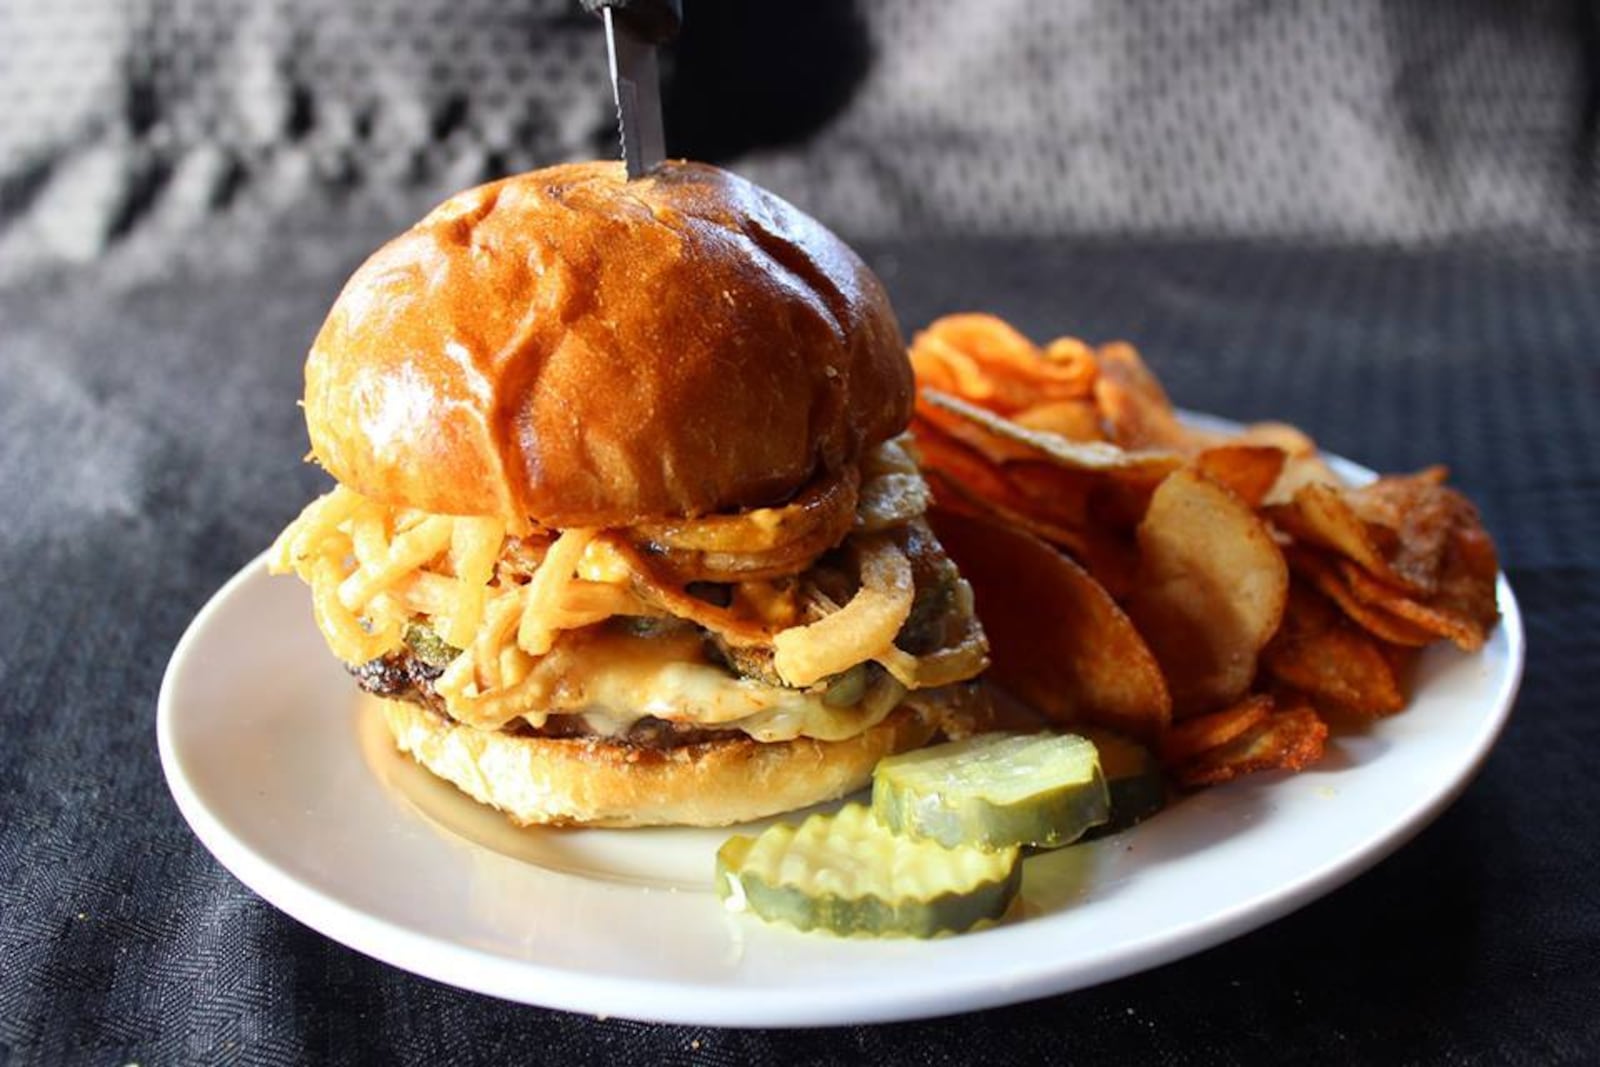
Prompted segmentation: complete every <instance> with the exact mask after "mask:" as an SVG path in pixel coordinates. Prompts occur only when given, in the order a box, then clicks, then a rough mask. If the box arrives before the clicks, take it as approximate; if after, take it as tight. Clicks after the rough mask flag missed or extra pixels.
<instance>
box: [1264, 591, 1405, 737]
mask: <svg viewBox="0 0 1600 1067" xmlns="http://www.w3.org/2000/svg"><path fill="white" fill-rule="evenodd" d="M1384 647H1385V646H1384V644H1383V643H1382V642H1380V641H1378V640H1377V639H1375V638H1373V637H1372V636H1370V635H1369V634H1368V633H1366V632H1365V631H1364V630H1361V629H1360V628H1359V627H1356V626H1355V625H1353V624H1352V623H1350V622H1349V621H1348V620H1347V619H1345V617H1344V616H1343V615H1341V614H1340V613H1339V611H1338V609H1337V608H1335V607H1334V605H1333V604H1332V603H1330V602H1329V601H1328V600H1327V599H1326V598H1324V597H1323V596H1321V595H1320V594H1318V593H1317V592H1315V591H1314V590H1311V589H1308V588H1305V587H1303V586H1301V585H1299V584H1294V583H1292V584H1291V585H1290V589H1289V606H1288V609H1287V610H1286V611H1285V612H1284V617H1283V625H1282V626H1281V627H1279V629H1278V633H1277V635H1276V636H1274V637H1273V639H1272V641H1271V642H1270V643H1269V644H1268V645H1267V647H1266V649H1264V650H1263V651H1262V653H1261V667H1262V670H1263V671H1264V672H1265V673H1266V674H1267V675H1268V676H1269V677H1271V678H1273V679H1274V680H1276V681H1277V682H1279V683H1280V684H1282V685H1287V686H1290V687H1292V688H1294V689H1296V690H1299V691H1300V692H1302V693H1304V694H1306V696H1307V697H1309V698H1310V699H1311V701H1312V703H1314V704H1316V705H1317V707H1318V708H1322V709H1329V710H1335V711H1338V712H1342V713H1344V714H1346V715H1348V716H1352V717H1355V718H1357V719H1372V718H1375V717H1377V716H1380V715H1392V714H1393V713H1395V712H1397V711H1399V710H1400V709H1401V708H1403V707H1405V702H1406V701H1405V694H1404V693H1403V692H1401V689H1400V683H1399V681H1398V678H1397V674H1396V670H1395V664H1394V662H1392V661H1391V659H1390V657H1389V655H1388V654H1386V653H1385V651H1384Z"/></svg>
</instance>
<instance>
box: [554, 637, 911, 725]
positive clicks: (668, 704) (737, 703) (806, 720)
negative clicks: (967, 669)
mask: <svg viewBox="0 0 1600 1067" xmlns="http://www.w3.org/2000/svg"><path fill="white" fill-rule="evenodd" d="M530 680H531V681H532V682H533V686H534V688H533V689H532V691H531V696H532V697H533V700H532V703H533V704H534V706H535V707H537V708H538V709H539V710H538V711H530V712H527V713H524V715H523V718H524V719H526V720H527V721H528V722H529V723H531V724H533V725H534V726H542V725H543V724H544V722H545V719H546V717H547V716H548V715H552V714H566V715H581V716H582V717H583V720H584V724H585V725H586V726H587V727H588V729H589V730H590V731H591V732H593V733H596V734H602V735H607V736H614V735H617V734H621V733H624V732H626V731H627V730H628V728H629V727H631V726H632V725H633V724H634V723H635V722H637V721H639V720H640V719H643V718H645V717H646V716H653V717H655V718H657V719H663V720H666V721H667V722H677V723H685V724H689V725H693V726H702V727H709V728H714V729H735V730H739V731H741V732H743V733H746V734H748V735H749V736H751V737H753V738H755V739H756V740H758V741H764V742H773V741H789V740H793V739H794V738H796V737H813V738H816V739H818V740H821V741H839V740H843V739H845V738H849V737H854V736H856V735H857V734H860V733H862V732H864V731H866V730H868V729H870V728H871V727H872V726H875V725H876V724H877V723H879V722H881V721H882V720H883V718H884V717H885V716H886V715H888V714H889V712H890V711H892V710H894V708H895V706H896V705H898V704H899V703H900V699H901V697H903V696H904V695H905V689H904V688H903V687H902V686H901V685H900V684H899V683H897V682H895V681H894V680H893V679H892V678H881V679H880V680H879V681H878V682H877V683H876V684H875V685H874V686H873V687H872V688H871V689H869V690H868V692H867V694H866V696H865V697H863V698H862V700H861V702H860V703H858V704H856V705H854V706H853V707H848V708H834V707H829V706H828V705H827V704H825V703H823V701H822V694H821V692H805V691H801V690H796V689H786V688H782V687H779V686H771V685H766V684H764V683H762V682H759V681H755V680H753V679H749V678H741V677H736V676H734V675H732V674H730V673H729V672H728V671H726V670H724V669H723V668H722V667H719V666H716V665H714V664H712V663H710V662H708V661H707V660H706V658H705V654H704V652H703V651H702V645H701V642H700V639H699V638H698V637H697V636H695V635H692V634H684V635H680V636H671V637H639V636H635V635H632V634H627V633H622V632H611V631H609V630H602V629H599V628H596V629H594V630H587V631H581V632H575V633H569V634H567V635H566V636H565V638H564V639H563V640H562V641H560V642H558V643H557V645H556V647H555V648H553V649H551V651H550V652H549V654H548V655H546V656H544V657H542V658H541V659H540V660H539V662H538V664H537V665H536V666H535V667H534V669H533V677H532V678H531V679H530Z"/></svg>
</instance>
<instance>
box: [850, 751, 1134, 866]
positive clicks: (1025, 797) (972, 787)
mask: <svg viewBox="0 0 1600 1067" xmlns="http://www.w3.org/2000/svg"><path fill="white" fill-rule="evenodd" d="M872 809H873V811H874V812H875V813H876V814H877V816H878V819H879V820H880V821H881V822H882V823H883V824H884V825H885V826H887V827H888V828H889V829H891V830H894V831H896V832H898V833H903V834H911V835H913V836H916V837H926V838H932V839H933V840H935V841H938V842H939V843H940V844H944V845H956V844H962V843H966V844H972V845H977V846H978V847H980V848H1011V847H1013V846H1018V845H1023V846H1030V847H1034V848H1057V847H1059V846H1061V845H1069V844H1071V843H1072V842H1074V841H1076V840H1078V838H1080V837H1082V836H1083V834H1084V832H1085V831H1087V830H1088V829H1089V828H1090V827H1093V826H1097V825H1099V824H1100V823H1103V822H1105V821H1106V820H1107V819H1108V818H1109V817H1110V814H1111V801H1110V797H1109V794H1108V793H1107V791H1106V782H1105V778H1104V776H1103V775H1102V774H1101V772H1100V760H1099V755H1098V753H1097V752H1096V751H1095V746H1094V744H1093V743H1092V742H1090V741H1088V740H1087V739H1085V738H1082V737H1078V736H1076V735H1074V734H1050V733H1044V734H1004V733H987V734H976V735H974V736H972V737H969V738H966V739H964V740H961V741H951V742H949V743H947V744H943V745H934V746H933V747H931V748H923V749H917V750H915V751H912V752H906V753H902V754H901V755H898V756H891V757H889V758H888V759H885V760H883V761H882V762H880V763H879V764H878V768H877V770H876V771H874V772H873V777H872Z"/></svg>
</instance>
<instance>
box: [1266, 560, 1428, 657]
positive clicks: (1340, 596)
mask: <svg viewBox="0 0 1600 1067" xmlns="http://www.w3.org/2000/svg"><path fill="white" fill-rule="evenodd" d="M1284 556H1285V558H1286V559H1288V561H1289V566H1290V567H1291V568H1292V569H1293V570H1294V572H1295V573H1296V574H1297V575H1301V576H1303V577H1304V578H1306V579H1307V580H1308V581H1309V582H1310V583H1311V584H1312V586H1314V587H1315V588H1316V589H1317V590H1318V591H1320V592H1321V593H1322V595H1323V596H1326V597H1327V598H1328V599H1330V600H1332V601H1333V602H1334V603H1335V604H1338V605H1339V610H1340V611H1343V612H1344V613H1345V615H1346V616H1348V617H1349V618H1350V619H1351V621H1353V622H1355V623H1356V624H1357V625H1359V626H1360V627H1361V628H1362V629H1364V630H1366V631H1367V632H1368V633H1370V634H1373V635H1374V636H1376V637H1380V638H1382V639H1383V640H1385V641H1388V642H1389V643H1390V644H1395V645H1408V646H1411V647H1414V648H1420V647H1422V646H1423V645H1427V644H1432V643H1433V640H1434V634H1433V633H1432V631H1429V630H1425V629H1423V628H1422V627H1420V626H1418V625H1416V624H1415V623H1413V622H1409V621H1407V620H1405V619H1402V618H1400V617H1399V616H1397V615H1395V614H1394V613H1393V612H1390V611H1388V610H1386V609H1384V608H1383V607H1381V606H1379V605H1376V604H1369V603H1367V602H1366V601H1364V600H1362V599H1361V598H1360V597H1357V596H1356V595H1355V593H1354V592H1353V591H1351V589H1350V586H1349V584H1348V583H1347V582H1346V581H1345V579H1344V576H1343V574H1342V573H1341V572H1340V569H1339V563H1338V559H1339V557H1337V556H1335V555H1334V554H1332V553H1330V552H1319V551H1317V550H1316V549H1310V548H1300V547H1293V546H1292V547H1290V548H1288V549H1286V550H1285V551H1284Z"/></svg>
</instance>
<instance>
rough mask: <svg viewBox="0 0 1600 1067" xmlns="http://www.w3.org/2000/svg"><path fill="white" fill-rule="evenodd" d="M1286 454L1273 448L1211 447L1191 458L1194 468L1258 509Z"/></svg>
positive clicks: (1281, 470)
mask: <svg viewBox="0 0 1600 1067" xmlns="http://www.w3.org/2000/svg"><path fill="white" fill-rule="evenodd" d="M1287 460H1288V455H1287V454H1286V453H1285V452H1284V451H1283V449H1281V448H1276V447H1274V446H1272V445H1241V444H1227V445H1213V446H1212V447H1210V448H1208V449H1205V450H1204V451H1202V452H1201V453H1200V454H1199V455H1198V456H1196V457H1195V458H1194V465H1195V468H1196V469H1197V470H1198V471H1199V472H1200V473H1201V474H1204V475H1205V476H1206V477H1207V478H1210V479H1211V480H1212V481H1214V482H1216V483H1217V484H1219V485H1223V486H1226V487H1227V488H1228V489H1230V490H1232V491H1233V495H1234V496H1236V497H1238V498H1239V499H1240V500H1242V501H1244V502H1245V504H1246V505H1247V506H1249V507H1251V508H1259V507H1260V506H1261V502H1262V501H1263V500H1265V499H1266V496H1267V494H1268V493H1269V492H1271V491H1272V487H1273V486H1274V485H1276V484H1277V481H1278V476H1279V475H1280V474H1282V473H1283V465H1284V463H1285V462H1287Z"/></svg>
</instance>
